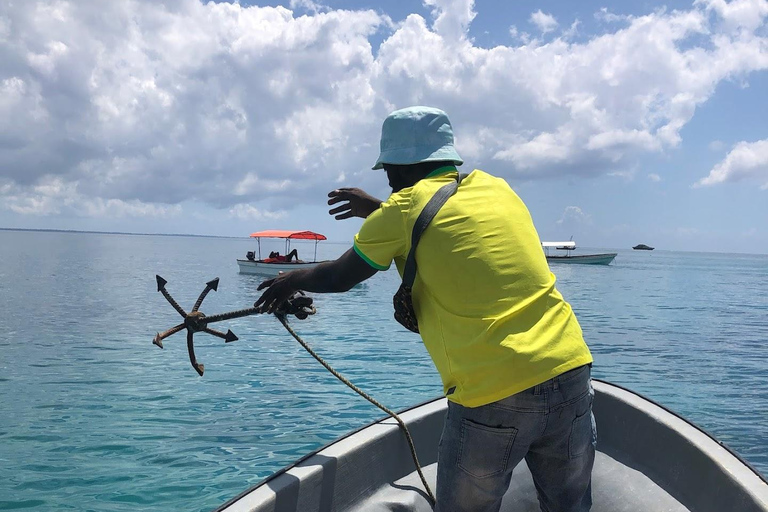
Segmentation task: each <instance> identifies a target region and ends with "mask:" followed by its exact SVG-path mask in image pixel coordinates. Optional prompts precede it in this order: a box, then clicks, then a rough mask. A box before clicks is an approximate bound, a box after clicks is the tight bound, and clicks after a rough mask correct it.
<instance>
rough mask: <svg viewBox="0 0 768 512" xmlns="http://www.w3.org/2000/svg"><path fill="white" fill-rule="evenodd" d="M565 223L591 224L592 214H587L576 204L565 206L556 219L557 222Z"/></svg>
mask: <svg viewBox="0 0 768 512" xmlns="http://www.w3.org/2000/svg"><path fill="white" fill-rule="evenodd" d="M567 223H577V224H591V223H592V215H590V214H588V213H587V212H585V211H584V210H582V209H581V208H579V207H578V206H566V207H565V210H563V215H562V216H561V217H560V220H558V221H557V224H560V225H562V224H567Z"/></svg>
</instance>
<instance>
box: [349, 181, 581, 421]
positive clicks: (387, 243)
mask: <svg viewBox="0 0 768 512" xmlns="http://www.w3.org/2000/svg"><path fill="white" fill-rule="evenodd" d="M456 175H457V174H456V169H455V168H454V167H444V168H441V169H438V170H437V171H435V172H433V173H432V174H430V175H429V176H428V177H427V178H425V179H422V180H420V181H419V182H418V183H416V185H414V186H413V187H409V188H406V189H403V190H401V191H400V192H397V193H394V194H392V195H391V196H390V197H389V199H388V200H387V201H386V202H385V203H383V204H382V206H381V208H379V209H378V210H376V211H375V212H374V213H372V214H371V215H370V216H369V217H368V218H367V219H366V220H365V222H364V223H363V225H362V227H361V228H360V232H359V233H358V234H357V235H355V242H354V249H355V251H356V252H357V254H359V255H360V257H362V258H363V259H364V260H365V261H366V262H368V263H369V264H370V265H371V266H372V267H374V268H376V269H378V270H386V269H387V268H389V266H390V264H391V262H392V260H394V261H395V264H396V265H397V268H398V271H399V272H400V275H401V276H402V273H403V267H404V265H405V259H406V257H407V255H408V251H409V250H410V248H411V233H412V231H413V225H414V223H415V222H416V218H417V217H418V216H419V213H420V212H421V210H422V209H423V208H424V206H425V205H426V204H427V201H429V199H430V198H431V197H432V195H433V194H434V193H435V192H436V191H437V190H438V189H439V188H440V187H442V186H443V185H446V184H448V183H450V182H451V181H453V180H455V179H456ZM416 264H417V272H416V280H415V282H414V286H413V302H414V309H415V311H416V318H417V319H418V321H419V331H420V334H421V337H422V340H423V341H424V344H425V346H426V348H427V351H428V352H429V354H430V356H431V357H432V360H433V361H434V363H435V366H436V367H437V370H438V372H439V373H440V377H441V378H442V381H443V390H444V392H445V394H446V396H447V397H448V399H449V400H452V401H454V402H456V403H459V404H461V405H464V406H467V407H477V406H480V405H485V404H488V403H491V402H495V401H497V400H501V399H502V398H506V397H507V396H510V395H512V394H515V393H518V392H520V391H523V390H524V389H527V388H530V387H531V386H534V385H536V384H540V383H542V382H544V381H546V380H549V379H551V378H552V377H555V376H557V375H560V374H561V373H564V372H566V371H568V370H572V369H574V368H577V367H579V366H582V365H584V364H587V363H590V362H592V356H591V354H590V352H589V349H588V348H587V345H586V343H584V339H583V337H582V333H581V327H580V326H579V323H578V321H577V320H576V316H575V315H574V314H573V311H572V310H571V306H570V305H569V304H568V303H567V302H566V301H565V300H564V299H563V297H562V295H560V293H559V292H558V291H557V289H556V288H555V276H554V275H553V274H552V273H551V272H550V271H549V265H548V264H547V260H546V258H545V256H544V252H543V250H542V248H541V242H540V240H539V236H538V234H537V233H536V229H535V228H534V226H533V221H532V220H531V216H530V214H529V213H528V209H527V208H526V206H525V205H524V204H523V202H522V201H521V200H520V198H519V197H518V196H517V194H515V192H514V191H513V190H512V189H511V188H510V187H509V185H508V184H507V182H506V181H504V180H502V179H500V178H496V177H494V176H491V175H489V174H487V173H485V172H483V171H479V170H475V171H473V172H472V173H471V174H470V175H469V176H468V177H467V178H465V179H464V181H462V183H461V185H460V187H459V189H458V191H457V192H456V194H455V195H454V196H452V197H451V198H450V199H448V201H447V202H446V203H445V205H443V207H442V208H441V209H440V211H439V212H438V213H437V215H436V216H435V218H434V219H433V220H432V222H431V223H430V224H429V226H428V227H427V229H426V230H425V231H424V233H423V234H422V237H421V240H420V241H419V245H418V247H417V248H416Z"/></svg>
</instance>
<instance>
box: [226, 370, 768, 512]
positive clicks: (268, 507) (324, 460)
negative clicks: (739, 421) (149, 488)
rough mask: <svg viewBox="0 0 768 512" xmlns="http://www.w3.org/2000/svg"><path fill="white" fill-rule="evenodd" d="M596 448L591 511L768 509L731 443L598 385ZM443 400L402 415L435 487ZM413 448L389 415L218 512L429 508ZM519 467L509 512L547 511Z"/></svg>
mask: <svg viewBox="0 0 768 512" xmlns="http://www.w3.org/2000/svg"><path fill="white" fill-rule="evenodd" d="M593 384H594V388H595V402H594V409H593V410H594V415H595V419H596V422H597V431H598V446H597V449H598V452H597V456H596V458H595V467H594V471H593V473H592V474H593V481H592V496H593V506H592V512H685V511H697V512H768V481H766V479H765V477H764V476H762V475H761V474H760V473H759V472H758V471H757V470H755V469H754V468H752V467H751V466H750V465H749V464H748V463H746V462H745V461H744V460H742V459H741V458H740V457H739V456H738V455H737V454H735V453H734V452H732V451H730V450H729V449H728V448H727V447H726V446H725V445H723V444H722V443H721V442H719V441H717V440H716V439H714V438H713V437H711V436H710V435H709V434H707V433H706V432H704V431H703V430H701V429H699V428H698V427H696V426H695V425H693V424H691V423H689V422H687V421H686V420H684V419H683V418H681V417H679V416H677V415H675V414H674V413H672V412H671V411H669V410H667V409H665V408H664V407H662V406H660V405H658V404H656V403H654V402H652V401H650V400H648V399H646V398H643V397H642V396H640V395H637V394H635V393H633V392H631V391H629V390H627V389H624V388H621V387H619V386H615V385H612V384H609V383H607V382H603V381H599V380H593ZM446 410H447V407H446V400H445V399H444V398H440V399H436V400H434V401H431V402H427V403H425V404H423V405H420V406H417V407H414V408H412V409H410V410H408V411H406V412H403V413H402V414H401V415H400V417H401V418H402V420H403V421H404V422H405V423H406V425H407V426H408V429H409V431H410V432H411V435H412V436H413V439H414V443H415V445H416V450H417V452H418V458H419V461H420V462H421V464H422V466H423V470H424V474H425V476H426V478H427V482H428V484H429V485H430V487H431V488H432V489H433V490H434V488H435V487H434V485H435V475H436V470H437V462H436V461H437V446H438V442H439V439H440V434H441V430H442V424H443V419H444V417H445V413H446ZM431 510H432V508H431V506H430V504H429V501H428V499H427V495H426V492H425V490H424V487H423V485H422V483H421V480H420V479H419V477H418V476H417V474H416V472H415V468H414V462H413V459H412V457H411V453H410V449H409V447H408V443H407V442H406V439H405V436H404V435H403V432H402V431H401V430H400V427H399V426H398V425H397V423H396V422H395V421H394V420H393V419H391V418H388V419H384V420H381V421H378V422H376V423H373V424H372V425H370V426H368V427H366V428H363V429H361V430H359V431H357V432H354V433H352V434H350V435H348V436H346V437H343V438H342V439H339V440H338V441H336V442H334V443H332V444H330V445H328V446H326V447H325V448H323V449H321V450H318V451H317V452H315V453H313V454H310V455H308V456H306V457H304V458H302V459H301V460H299V461H297V462H296V463H295V464H293V465H292V466H290V467H288V468H286V469H284V470H282V471H279V472H277V473H275V474H274V475H272V476H271V477H269V478H267V479H266V480H264V481H263V482H261V483H260V484H258V485H256V486H255V487H253V488H252V489H249V490H247V491H245V492H243V493H242V494H241V495H239V496H237V497H235V498H234V499H232V500H231V501H229V502H228V503H226V504H224V505H222V506H221V507H219V508H218V509H217V512H246V511H247V512H310V511H311V512H347V511H349V512H352V511H355V512H363V511H365V512H384V511H390V512H391V511H399V512H411V511H414V512H429V511H431ZM539 510H540V509H539V504H538V501H537V499H536V490H535V488H534V485H533V481H532V479H531V475H530V473H529V471H528V468H527V466H526V464H525V461H523V462H521V463H520V464H519V465H518V466H517V467H516V468H515V470H514V473H513V476H512V483H511V485H510V487H509V491H508V492H507V494H506V495H505V497H504V501H503V503H502V508H501V511H502V512H539Z"/></svg>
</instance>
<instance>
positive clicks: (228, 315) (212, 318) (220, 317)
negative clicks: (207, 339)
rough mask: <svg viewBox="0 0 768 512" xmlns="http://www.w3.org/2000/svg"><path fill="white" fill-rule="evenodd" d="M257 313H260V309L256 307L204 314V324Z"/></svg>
mask: <svg viewBox="0 0 768 512" xmlns="http://www.w3.org/2000/svg"><path fill="white" fill-rule="evenodd" d="M259 313H261V311H259V310H258V309H257V308H246V309H238V310H237V311H230V312H229V313H219V314H218V315H211V316H206V317H205V319H204V321H205V323H206V324H212V323H214V322H222V321H224V320H231V319H233V318H240V317H244V316H250V315H257V314H259Z"/></svg>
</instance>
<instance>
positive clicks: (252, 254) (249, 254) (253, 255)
mask: <svg viewBox="0 0 768 512" xmlns="http://www.w3.org/2000/svg"><path fill="white" fill-rule="evenodd" d="M245 257H246V258H248V259H249V260H250V261H256V253H255V252H253V251H248V252H247V253H245Z"/></svg>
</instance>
